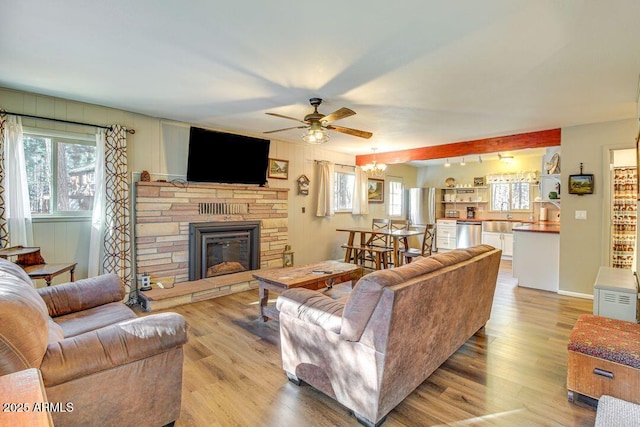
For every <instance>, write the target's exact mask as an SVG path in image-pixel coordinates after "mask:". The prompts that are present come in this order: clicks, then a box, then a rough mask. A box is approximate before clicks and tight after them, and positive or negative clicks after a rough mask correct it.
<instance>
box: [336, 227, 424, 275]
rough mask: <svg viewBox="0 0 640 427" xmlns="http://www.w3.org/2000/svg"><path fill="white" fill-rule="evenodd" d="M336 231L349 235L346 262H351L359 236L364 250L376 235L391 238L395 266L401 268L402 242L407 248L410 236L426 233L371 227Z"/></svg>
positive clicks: (345, 228) (338, 229)
mask: <svg viewBox="0 0 640 427" xmlns="http://www.w3.org/2000/svg"><path fill="white" fill-rule="evenodd" d="M336 231H340V232H347V233H349V237H348V240H347V244H346V252H345V254H344V262H350V260H351V257H352V255H353V250H354V248H355V247H356V246H357V245H358V243H356V242H358V239H357V238H356V237H357V235H359V245H360V247H361V248H364V247H365V246H366V245H367V242H368V241H369V240H370V239H371V237H372V236H374V235H383V236H389V237H390V238H391V241H392V253H393V265H394V266H400V265H402V263H403V260H402V256H401V254H400V242H401V241H402V242H403V243H404V244H405V246H406V242H407V238H409V237H410V236H419V235H422V234H423V233H424V231H421V230H389V229H376V230H374V229H372V228H369V227H340V228H336Z"/></svg>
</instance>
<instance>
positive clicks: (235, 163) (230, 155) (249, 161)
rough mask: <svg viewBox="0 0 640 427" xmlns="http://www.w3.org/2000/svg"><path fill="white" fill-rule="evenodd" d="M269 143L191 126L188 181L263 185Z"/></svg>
mask: <svg viewBox="0 0 640 427" xmlns="http://www.w3.org/2000/svg"><path fill="white" fill-rule="evenodd" d="M269 143H270V141H269V140H268V139H259V138H251V137H248V136H242V135H234V134H230V133H224V132H216V131H212V130H206V129H201V128H197V127H191V131H190V132H189V157H188V160H187V181H192V182H219V183H227V184H258V185H264V184H265V183H266V182H267V165H268V162H269Z"/></svg>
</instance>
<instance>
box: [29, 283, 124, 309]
mask: <svg viewBox="0 0 640 427" xmlns="http://www.w3.org/2000/svg"><path fill="white" fill-rule="evenodd" d="M37 291H38V293H39V294H40V296H41V297H42V299H43V300H44V302H45V304H47V309H48V310H49V316H51V317H56V316H62V315H64V314H69V313H75V312H77V311H82V310H87V309H89V308H93V307H97V306H99V305H104V304H109V303H111V302H118V301H122V300H123V299H124V285H123V284H122V281H121V280H120V278H119V277H118V276H117V275H115V274H103V275H100V276H96V277H90V278H88V279H81V280H78V281H76V282H70V283H64V284H61V285H56V286H47V287H46V288H39V289H37Z"/></svg>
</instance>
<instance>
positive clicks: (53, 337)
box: [47, 318, 64, 344]
mask: <svg viewBox="0 0 640 427" xmlns="http://www.w3.org/2000/svg"><path fill="white" fill-rule="evenodd" d="M47 323H48V325H49V344H53V343H56V342H58V341H62V340H63V339H64V331H63V330H62V327H61V326H60V325H58V324H57V323H56V322H54V321H53V320H52V319H51V318H49V320H48V321H47Z"/></svg>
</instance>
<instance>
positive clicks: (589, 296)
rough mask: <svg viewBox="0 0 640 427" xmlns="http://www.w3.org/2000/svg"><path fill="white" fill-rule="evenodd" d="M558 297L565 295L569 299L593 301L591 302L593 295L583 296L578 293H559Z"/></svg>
mask: <svg viewBox="0 0 640 427" xmlns="http://www.w3.org/2000/svg"><path fill="white" fill-rule="evenodd" d="M558 295H564V296H567V297H574V298H582V299H591V300H592V299H593V295H590V294H581V293H578V292H569V291H558Z"/></svg>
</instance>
